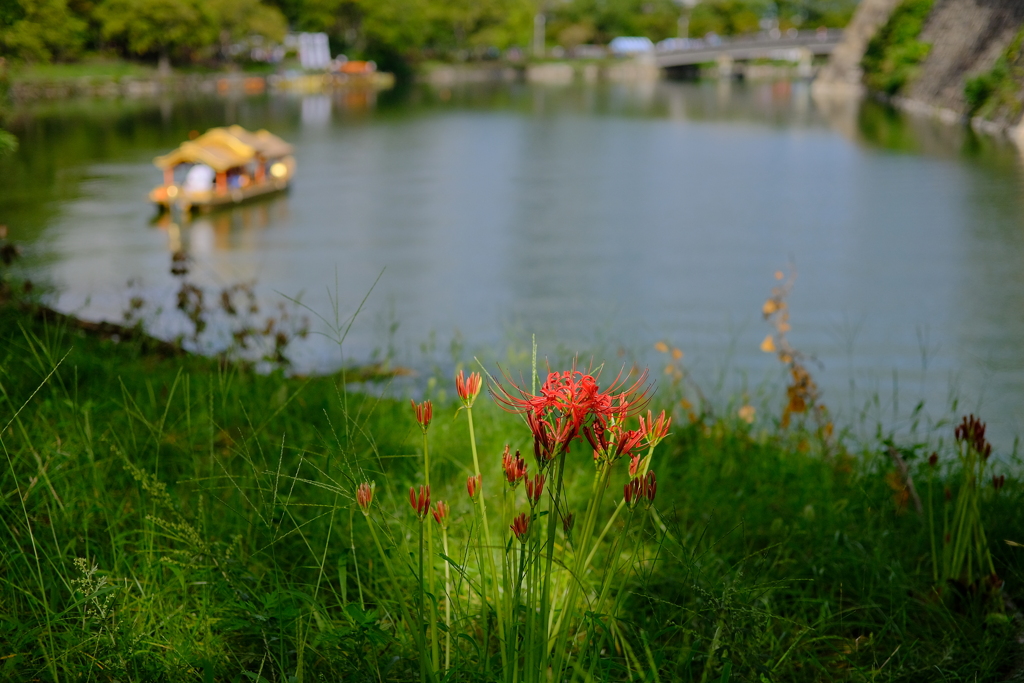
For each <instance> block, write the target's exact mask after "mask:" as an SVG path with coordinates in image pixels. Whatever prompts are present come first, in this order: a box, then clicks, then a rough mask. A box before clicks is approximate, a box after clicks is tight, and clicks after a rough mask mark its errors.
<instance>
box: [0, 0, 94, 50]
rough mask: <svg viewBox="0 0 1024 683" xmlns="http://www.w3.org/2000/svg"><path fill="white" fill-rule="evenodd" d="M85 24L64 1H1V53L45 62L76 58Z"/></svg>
mask: <svg viewBox="0 0 1024 683" xmlns="http://www.w3.org/2000/svg"><path fill="white" fill-rule="evenodd" d="M85 29H86V24H85V22H84V21H82V20H81V19H79V18H78V17H76V16H74V15H73V14H72V13H71V12H70V11H68V6H67V2H66V0H0V52H2V53H4V54H7V55H11V56H13V57H18V58H21V59H24V60H26V61H40V62H46V61H50V60H51V59H54V58H56V59H68V58H73V57H75V56H77V55H78V52H79V50H80V48H81V46H82V42H83V39H84V33H85Z"/></svg>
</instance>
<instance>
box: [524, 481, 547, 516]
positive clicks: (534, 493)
mask: <svg viewBox="0 0 1024 683" xmlns="http://www.w3.org/2000/svg"><path fill="white" fill-rule="evenodd" d="M543 492H544V475H543V474H538V475H536V476H535V477H534V478H533V479H530V478H529V477H527V478H526V499H527V500H528V501H530V507H531V508H532V507H534V506H536V505H537V502H538V501H539V500H540V494H542V493H543Z"/></svg>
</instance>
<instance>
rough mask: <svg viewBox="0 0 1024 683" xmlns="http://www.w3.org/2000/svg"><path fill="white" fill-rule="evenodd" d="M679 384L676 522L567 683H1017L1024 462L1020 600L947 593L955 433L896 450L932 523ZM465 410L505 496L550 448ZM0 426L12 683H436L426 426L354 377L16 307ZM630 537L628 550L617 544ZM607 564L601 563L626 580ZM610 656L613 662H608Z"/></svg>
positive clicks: (660, 533)
mask: <svg viewBox="0 0 1024 683" xmlns="http://www.w3.org/2000/svg"><path fill="white" fill-rule="evenodd" d="M488 365H489V366H492V365H493V364H491V363H488ZM520 370H522V371H523V372H524V374H528V372H529V368H528V367H527V368H515V371H516V373H517V374H516V376H517V377H518V372H519V371H520ZM450 384H451V383H450V381H449V380H448V379H446V378H438V383H437V384H436V385H433V384H432V385H431V386H432V387H435V394H434V396H433V398H434V399H435V406H434V421H433V423H432V425H431V426H430V430H429V440H430V453H431V460H432V464H431V467H432V472H431V476H432V478H433V479H432V483H433V490H434V499H435V500H437V499H441V498H443V499H445V500H447V501H449V504H450V506H451V515H450V518H451V522H450V529H449V532H448V533H449V535H450V537H451V542H452V550H451V553H450V557H452V558H453V561H454V564H455V566H459V564H461V566H464V567H465V566H469V565H472V566H474V567H475V566H476V565H475V564H474V563H473V562H472V561H471V560H467V559H466V558H464V557H462V556H461V555H460V554H459V553H462V552H463V550H462V548H463V544H464V541H465V539H466V538H467V537H468V536H471V535H472V533H474V532H473V529H474V526H473V525H474V522H473V520H474V519H476V517H475V516H474V515H475V513H473V512H472V510H473V507H472V505H471V503H470V501H469V499H468V496H467V494H466V484H465V482H466V477H467V475H468V474H470V473H472V466H471V462H472V458H471V454H470V446H469V442H468V441H467V438H466V433H467V432H466V414H465V411H462V412H460V413H457V412H456V408H457V405H458V404H457V403H454V404H453V403H452V402H450V401H446V400H444V399H443V396H442V394H441V388H443V389H444V393H445V395H447V396H454V387H453V386H450ZM662 384H663V386H661V387H660V389H659V394H657V395H656V396H655V399H654V402H655V403H654V405H655V406H659V407H662V406H663V407H667V408H668V409H669V410H670V411H671V410H672V406H673V405H674V406H675V407H676V410H675V414H674V416H673V417H674V419H675V422H674V424H673V426H672V429H671V434H670V436H669V437H668V438H667V439H666V440H665V441H664V442H662V443H661V444H660V445H658V446H657V448H656V449H655V450H654V455H653V458H652V460H651V462H650V465H651V467H652V468H653V469H655V470H656V471H657V475H658V493H657V499H656V501H655V504H654V510H655V511H656V515H653V514H652V519H653V520H654V521H653V522H651V523H648V524H647V525H646V526H644V527H642V530H643V531H642V532H640V531H637V529H636V528H635V527H634V529H633V533H632V534H630V535H629V537H630V538H636V540H637V542H638V550H637V551H636V552H637V553H638V555H636V556H635V557H634V560H635V561H633V562H632V564H630V565H629V566H631V567H632V569H631V570H629V571H628V572H626V573H625V575H624V577H623V579H624V581H625V584H624V586H625V589H624V591H623V592H622V595H621V600H620V601H619V602H617V603H615V604H616V605H617V606H618V609H617V611H616V617H615V619H610V618H609V617H608V616H601V613H598V614H590V615H589V616H587V617H585V621H586V622H587V623H589V624H590V626H588V627H587V628H586V629H585V630H584V631H583V633H584V636H581V638H582V639H581V640H580V641H579V642H578V648H579V652H580V653H581V654H580V659H579V666H578V667H577V668H575V669H570V670H569V671H568V675H576V676H577V677H579V679H580V680H587V678H588V677H590V679H591V680H628V679H630V677H632V680H641V679H642V680H651V681H653V680H662V681H670V680H683V681H691V680H692V681H712V680H713V681H729V680H734V681H818V680H849V681H860V680H872V681H897V680H907V681H917V680H978V681H1000V680H1005V679H1006V678H1007V677H1008V676H1009V675H1010V674H1011V672H1013V671H1014V669H1015V667H1018V669H1017V670H1018V671H1019V666H1020V662H1021V654H1022V652H1021V645H1019V644H1018V642H1017V638H1018V636H1019V635H1020V633H1021V631H1022V624H1021V621H1020V619H1019V617H1016V616H1015V615H1014V608H1013V607H1012V606H1008V603H1007V602H1005V601H1004V598H1007V599H1010V600H1015V601H1016V602H1017V603H1018V604H1020V603H1021V602H1022V601H1024V548H1017V547H1013V546H1010V545H1008V544H1007V543H1005V542H1004V540H1007V539H1008V540H1015V541H1018V542H1022V543H1024V515H1021V514H1020V511H1021V510H1022V509H1024V486H1022V485H1021V478H1020V475H1021V463H1020V462H1009V461H1006V460H1001V461H998V462H997V464H995V465H993V466H992V467H991V468H990V470H993V471H994V473H996V474H1005V475H1006V481H1005V486H1003V487H1002V489H1001V490H998V491H997V490H995V489H994V488H993V486H992V483H991V481H989V482H987V484H985V483H984V482H983V486H982V487H980V489H979V490H980V496H979V502H978V504H979V506H980V510H981V517H982V520H983V523H984V528H985V532H986V533H987V538H988V539H989V544H990V547H991V552H992V556H993V562H994V566H995V569H996V571H997V573H998V574H999V576H1000V577H1001V579H1003V580H1004V581H1005V584H1004V585H1003V587H1002V592H1001V593H1000V594H998V595H990V596H989V597H982V596H980V595H971V594H969V593H968V594H964V595H958V594H957V593H956V590H955V588H954V585H953V584H947V585H946V586H944V587H943V588H942V590H941V591H939V592H937V591H936V590H935V588H936V580H935V573H934V572H935V570H936V568H935V567H934V566H933V561H932V558H933V556H934V555H933V551H932V543H933V541H935V540H936V534H938V533H940V532H936V533H935V534H931V535H930V534H929V526H930V525H932V526H933V527H938V529H941V528H942V527H943V518H944V516H945V518H946V519H948V518H949V515H950V514H951V512H950V509H951V506H952V503H950V504H945V503H944V502H943V501H944V500H945V499H946V498H945V496H944V495H943V491H944V489H945V488H946V487H947V486H948V487H949V488H950V496H951V497H952V498H954V500H955V496H956V494H957V493H958V490H959V488H960V484H959V482H960V479H961V473H960V471H959V469H958V467H959V466H958V464H957V462H958V461H957V459H956V458H955V457H954V445H953V425H952V424H950V425H949V426H948V428H947V429H946V430H945V431H944V432H942V433H937V434H935V439H936V440H935V442H934V443H930V444H895V445H896V447H897V453H900V454H902V458H903V459H904V460H906V461H907V462H908V463H909V467H910V471H911V472H912V474H913V476H914V481H915V482H916V489H915V491H916V492H917V493H919V495H920V497H921V499H922V500H923V512H922V513H918V512H917V511H915V509H914V505H913V503H912V500H911V499H910V498H909V497H908V495H907V494H906V493H905V487H904V483H905V481H904V480H902V479H900V478H899V475H898V473H897V472H896V470H895V469H894V465H893V463H894V460H893V458H892V457H891V455H890V453H889V452H888V448H889V446H887V445H883V444H881V443H879V444H877V445H876V446H875V447H874V448H869V449H865V450H863V451H859V452H851V451H849V450H848V449H847V448H846V447H844V446H843V444H842V442H841V440H838V439H836V438H834V437H823V436H822V435H821V433H820V431H817V430H816V431H813V432H812V431H804V430H801V429H800V428H799V427H797V426H794V427H792V428H790V429H788V430H784V429H782V428H781V427H780V426H779V425H778V421H777V420H772V419H767V418H764V417H760V416H759V417H758V418H757V419H755V420H754V421H753V423H752V424H748V422H746V421H745V420H742V419H740V418H739V417H737V416H734V415H732V414H719V413H715V412H713V410H712V406H704V407H703V412H702V411H701V407H700V406H698V407H697V408H696V411H697V413H699V414H695V415H692V416H691V415H688V414H687V411H685V410H683V409H682V407H681V406H680V405H679V399H680V396H679V395H675V394H674V391H675V389H674V388H673V385H672V383H671V382H663V383H662ZM780 401H781V396H780ZM659 404H660V405H659ZM473 415H474V419H475V426H476V437H477V441H478V446H479V453H480V458H481V468H482V470H483V481H484V487H485V489H487V492H488V495H491V496H494V495H496V494H498V493H499V491H500V489H499V484H500V480H501V478H502V474H501V470H500V467H501V463H500V454H501V452H502V448H503V446H504V444H506V443H510V444H511V445H512V448H513V449H516V448H520V449H522V450H523V452H524V453H532V445H531V444H532V440H531V438H530V432H529V430H527V429H526V428H525V427H524V426H523V423H522V421H521V420H520V419H519V418H518V417H516V416H514V415H510V414H508V413H505V412H503V411H501V410H499V409H497V408H496V407H495V406H494V405H493V402H492V401H491V400H490V399H489V398H488V397H487V396H486V395H484V396H481V397H480V400H479V401H477V403H476V406H475V407H474V409H473ZM747 417H751V416H750V415H747ZM0 427H2V432H0V440H2V451H3V453H4V459H5V462H4V463H3V470H2V474H0V491H2V493H3V497H2V502H0V506H2V514H0V519H2V520H3V522H2V526H3V528H2V529H0V534H2V535H3V541H2V543H0V551H2V552H0V605H2V606H3V609H2V610H0V643H3V645H2V646H0V647H2V650H0V679H3V680H12V681H22V680H33V679H36V680H96V681H108V680H109V681H113V680H120V681H124V680H136V681H157V680H176V681H178V680H197V681H201V680H217V681H221V680H223V681H242V680H267V681H285V680H300V681H301V680H306V681H316V680H374V681H377V680H383V681H388V680H391V681H396V680H416V679H419V677H420V676H421V673H420V668H419V664H418V655H417V647H416V645H415V643H414V642H413V640H414V639H413V638H412V637H411V636H410V631H409V629H408V628H407V625H406V622H407V620H408V619H407V617H403V614H405V612H403V610H404V609H405V607H404V603H405V602H407V601H408V600H410V598H409V596H410V595H414V594H415V581H414V580H413V579H412V578H411V577H412V576H413V573H412V572H399V575H398V576H397V577H396V578H394V579H392V578H389V576H388V573H387V572H386V571H385V567H386V566H389V565H393V566H395V567H404V566H405V565H406V564H407V562H406V558H407V557H408V555H406V554H405V553H406V551H407V550H408V549H410V548H412V549H413V550H414V549H415V530H416V528H417V525H416V523H415V522H413V521H412V515H413V513H412V511H411V510H410V509H409V507H408V503H407V502H404V501H405V498H406V495H405V492H406V491H407V489H408V487H409V486H410V485H412V484H418V483H421V479H420V478H419V472H420V468H421V461H422V458H421V452H422V448H421V444H422V440H421V435H420V429H419V427H418V425H417V424H416V421H415V420H414V417H413V413H412V410H411V409H410V407H409V404H408V402H404V401H395V400H391V399H379V398H375V397H374V396H372V395H370V394H368V393H354V392H352V391H351V390H346V382H345V377H344V376H342V375H334V376H328V377H315V378H298V377H294V378H288V377H285V376H283V375H282V374H279V373H277V374H269V375H260V374H256V373H253V372H252V371H250V370H247V369H245V368H243V367H241V366H236V365H228V364H224V363H220V362H218V361H215V360H210V359H205V358H200V357H195V356H189V355H177V356H169V355H167V354H163V355H161V354H157V353H153V352H152V348H147V347H146V346H145V344H144V342H143V341H141V340H127V341H120V342H114V341H112V340H109V339H106V340H104V339H100V338H97V337H95V336H90V335H87V334H85V333H84V332H81V331H78V330H75V329H73V328H70V327H67V326H62V325H61V324H59V323H52V322H51V323H44V322H42V321H40V319H39V318H38V317H35V316H33V315H31V314H30V313H28V312H26V311H24V310H22V309H18V308H14V307H12V306H6V307H0ZM946 432H948V433H946ZM932 450H936V451H938V453H939V455H940V456H941V460H940V462H939V463H938V465H937V466H936V467H935V468H934V469H933V468H932V467H930V466H929V464H928V462H927V458H928V454H929V453H931V452H932ZM915 456H916V457H915ZM1000 456H1005V454H997V455H996V458H998V457H1000ZM528 460H529V462H530V463H531V467H532V466H533V465H532V463H533V459H532V457H531V458H528ZM590 460H591V458H590V449H589V447H584V446H579V447H577V446H575V445H574V446H573V447H572V449H571V452H570V453H569V455H568V458H567V464H566V481H567V489H566V491H567V495H568V497H569V505H570V508H571V509H579V510H581V511H582V507H581V506H582V503H583V501H584V500H585V499H586V493H587V492H586V488H587V485H586V483H585V481H589V479H590V477H591V473H592V472H593V469H594V468H593V466H592V465H591V464H590V462H589V461H590ZM627 464H628V463H620V464H618V465H616V467H619V468H620V469H622V470H624V468H625V466H626V465H627ZM531 471H532V470H531ZM620 474H622V475H623V476H625V475H624V471H623V472H620ZM363 481H374V482H375V484H376V488H375V500H374V502H373V507H372V511H371V515H370V517H369V518H368V520H369V521H370V522H371V523H373V524H374V525H375V527H374V528H377V529H378V533H383V534H384V538H385V543H384V545H385V546H387V547H386V549H385V552H386V556H387V557H389V558H390V559H386V560H382V556H381V555H380V554H378V551H377V549H376V548H375V546H374V541H373V540H372V539H371V537H370V535H369V533H368V529H369V528H370V527H369V525H368V524H367V520H364V518H363V515H362V514H360V513H359V508H358V507H357V506H356V504H355V501H354V496H355V491H356V486H357V485H358V484H359V483H361V482H363ZM618 481H619V479H615V480H613V484H612V486H611V488H610V490H609V493H608V495H607V496H606V497H605V502H604V505H605V507H607V508H609V509H611V508H613V507H614V506H615V504H616V503H617V502H618V500H619V499H620V498H621V496H620V495H617V494H616V491H617V490H618V489H617V487H618V486H621V482H620V483H618V484H616V483H614V482H618ZM493 500H496V499H494V498H492V501H493ZM488 505H491V503H488ZM929 512H931V513H932V515H931V516H930V515H929ZM490 514H491V518H490V519H491V523H492V524H491V528H492V530H493V532H494V533H498V532H499V530H501V529H506V528H507V526H508V523H509V522H510V521H511V520H510V519H503V518H501V517H500V506H497V505H495V507H492V508H490ZM428 523H429V524H431V525H433V524H434V522H433V521H432V520H428ZM622 524H624V522H623V521H622V519H620V520H619V522H618V523H617V524H616V525H612V527H611V529H612V531H613V533H612V534H611V535H612V536H615V534H616V533H619V532H621V533H623V535H626V534H625V533H624V532H623V531H622V526H621V525H622ZM409 534H412V536H410V535H409ZM506 535H507V532H506ZM437 538H438V536H435V537H434V539H435V541H434V542H435V543H438V541H437ZM938 542H939V543H940V544H941V543H942V539H941V538H940V539H938ZM391 543H394V544H395V545H394V547H393V548H392V547H390V545H389V544H391ZM616 547H618V546H616ZM435 550H436V548H435ZM466 552H468V551H466ZM600 553H601V556H600V557H599V558H598V562H596V563H595V566H596V565H601V566H604V565H607V564H609V563H611V565H612V566H614V564H615V563H616V562H617V561H618V559H619V557H618V555H616V554H615V553H614V552H612V551H610V550H608V549H603V550H601V551H600ZM442 566H443V562H441V561H438V563H437V565H436V568H437V570H438V572H439V573H440V569H441V567H442ZM467 572H468V570H467ZM467 577H468V579H469V580H472V579H471V577H470V576H469V574H468V573H467ZM986 585H988V584H982V583H976V584H974V586H973V588H974V589H978V587H980V586H986ZM990 588H991V586H989V587H988V588H986V589H984V590H982V591H981V592H986V591H987V590H989V589H990ZM940 593H941V594H940ZM450 594H452V595H453V596H454V597H458V596H457V590H456V589H455V588H453V589H452V590H451V591H450ZM470 602H472V600H470ZM604 613H605V614H606V615H607V613H608V610H605V611H604ZM472 614H473V615H474V616H473V617H465V618H464V620H463V621H461V622H459V623H457V624H456V623H455V622H453V625H452V627H451V631H452V632H453V633H456V634H457V637H456V638H455V645H454V646H453V649H454V656H453V658H452V660H453V662H454V664H453V665H452V666H451V667H450V671H451V674H450V678H449V679H448V680H465V681H470V680H473V681H476V680H496V679H499V678H500V674H499V671H500V670H501V663H500V657H499V654H498V649H497V646H496V645H495V642H496V641H494V640H493V638H494V635H493V633H492V634H491V636H490V637H488V636H487V635H485V634H486V632H487V631H488V629H491V628H493V624H490V623H485V622H481V621H480V620H479V618H478V614H477V613H476V612H473V613H472ZM613 622H614V624H613ZM602 634H604V635H602ZM609 634H611V635H609ZM615 634H619V635H615ZM620 636H621V637H620ZM600 638H607V640H606V641H602V642H606V646H603V647H600V648H595V649H594V651H593V652H592V653H589V654H588V652H589V650H588V649H587V648H588V647H589V645H588V643H589V642H590V641H591V640H595V641H596V640H600ZM1018 675H1019V674H1018Z"/></svg>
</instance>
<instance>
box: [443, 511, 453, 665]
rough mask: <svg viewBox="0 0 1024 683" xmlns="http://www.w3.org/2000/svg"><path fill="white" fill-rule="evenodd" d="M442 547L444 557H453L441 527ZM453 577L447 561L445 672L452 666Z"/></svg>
mask: <svg viewBox="0 0 1024 683" xmlns="http://www.w3.org/2000/svg"><path fill="white" fill-rule="evenodd" d="M441 546H442V547H443V548H444V556H445V557H451V555H450V554H449V552H448V529H447V528H445V527H441ZM451 594H452V575H451V567H450V566H449V564H448V561H447V560H446V561H445V563H444V625H445V633H444V668H445V671H447V670H448V669H450V668H451V665H452V599H451Z"/></svg>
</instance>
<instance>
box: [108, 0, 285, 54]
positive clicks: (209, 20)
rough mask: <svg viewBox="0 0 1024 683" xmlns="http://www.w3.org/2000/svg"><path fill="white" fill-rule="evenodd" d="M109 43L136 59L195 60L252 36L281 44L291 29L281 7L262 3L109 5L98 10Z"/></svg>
mask: <svg viewBox="0 0 1024 683" xmlns="http://www.w3.org/2000/svg"><path fill="white" fill-rule="evenodd" d="M96 16H97V18H98V19H99V21H100V24H101V26H102V32H103V36H104V38H106V39H107V40H112V41H115V42H117V43H119V44H120V45H121V46H122V47H123V48H124V49H125V51H127V52H130V53H134V54H136V55H140V56H143V55H154V54H155V55H157V56H158V57H159V59H160V66H161V70H167V68H169V66H170V58H171V57H172V56H174V57H177V58H189V57H192V56H194V54H195V53H196V52H197V51H199V50H201V49H202V48H207V47H212V46H214V45H220V46H221V48H222V49H224V48H226V47H227V46H228V45H230V43H231V42H232V41H237V40H239V39H241V38H245V37H247V36H250V35H261V36H263V37H266V38H270V39H271V40H280V39H281V38H283V37H284V33H285V30H286V27H285V20H284V17H283V16H282V15H281V12H280V11H279V10H278V9H277V8H275V7H269V6H267V5H264V4H262V3H260V2H259V0H104V2H103V4H101V5H100V6H99V7H98V8H97V9H96Z"/></svg>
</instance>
